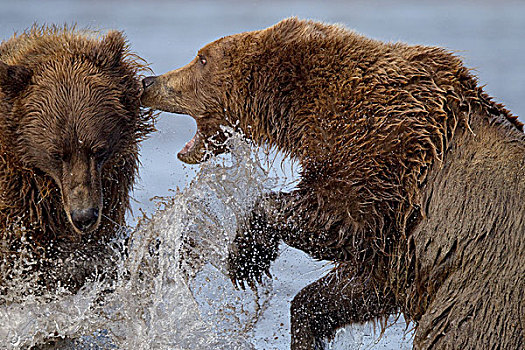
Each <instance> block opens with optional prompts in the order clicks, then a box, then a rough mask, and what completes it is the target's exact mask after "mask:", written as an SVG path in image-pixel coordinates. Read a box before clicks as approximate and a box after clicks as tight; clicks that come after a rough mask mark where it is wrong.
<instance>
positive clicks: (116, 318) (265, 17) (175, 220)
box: [0, 0, 525, 349]
mask: <svg viewBox="0 0 525 350" xmlns="http://www.w3.org/2000/svg"><path fill="white" fill-rule="evenodd" d="M0 5H1V6H0V38H1V39H7V38H9V37H10V36H11V35H12V34H13V33H14V32H20V31H23V30H24V29H25V28H27V27H29V26H31V25H32V24H33V23H34V22H36V23H39V24H44V23H56V24H62V23H73V22H75V23H77V24H78V26H79V27H88V28H91V29H97V30H108V29H119V30H123V31H124V32H125V33H126V35H127V37H128V39H129V41H130V43H131V47H132V50H133V51H135V52H137V53H138V54H139V55H140V56H142V57H143V58H145V59H146V60H147V61H148V62H150V63H151V68H152V69H153V70H154V72H155V73H156V74H161V73H163V72H166V71H168V70H171V69H173V68H175V67H179V66H181V65H184V64H186V63H187V62H188V61H189V60H191V59H192V58H193V56H194V55H195V53H196V51H197V50H198V48H200V47H201V46H203V45H204V44H206V43H207V42H210V41H212V40H215V39H217V38H219V37H221V36H224V35H228V34H232V33H237V32H241V31H246V30H255V29H260V28H264V27H267V26H269V25H272V24H274V23H276V22H277V21H279V20H280V19H282V18H285V17H288V16H298V17H301V18H313V19H318V20H322V21H326V22H332V23H333V22H337V23H342V24H344V25H346V26H347V27H349V28H352V29H355V30H356V31H358V32H360V33H363V34H365V35H368V36H371V37H374V38H377V39H381V40H386V41H399V40H401V41H405V42H408V43H414V44H416V43H417V44H427V45H439V46H444V47H447V48H449V49H452V50H456V51H457V52H458V54H459V55H461V56H462V57H463V58H464V60H465V62H466V64H467V65H468V66H469V67H472V68H475V69H476V71H475V72H476V74H477V75H478V76H479V78H480V81H481V82H482V83H483V84H487V87H486V90H487V91H488V92H489V93H490V94H491V95H493V96H495V98H496V100H498V101H499V102H502V103H504V104H505V105H506V106H508V107H509V108H510V109H511V110H512V111H513V112H514V113H515V114H517V115H523V114H524V112H525V99H524V98H523V97H524V96H525V79H523V77H524V76H525V60H523V57H525V45H523V38H524V37H525V21H523V17H524V15H525V3H523V2H518V1H494V2H490V1H425V2H421V1H401V2H389V1H324V2H321V1H268V0H266V1H192V2H183V1H167V0H166V1H158V0H157V1H134V2H130V1H115V0H106V1H82V2H81V1H38V2H37V1H0ZM522 120H523V119H522ZM157 128H158V129H159V131H158V132H157V133H155V134H154V135H152V137H151V138H150V139H148V140H147V141H145V142H144V143H143V145H142V149H141V162H142V166H141V169H140V175H141V179H140V181H139V183H138V185H137V186H136V188H135V191H134V198H135V202H134V203H133V208H134V213H133V214H130V215H129V220H128V221H129V223H130V225H131V226H135V225H136V222H137V221H138V218H139V217H140V216H141V214H140V210H142V211H144V212H145V213H146V214H147V215H148V217H149V218H150V219H149V220H146V221H143V223H142V224H141V225H140V227H139V228H138V229H136V232H135V234H134V243H133V245H132V247H131V249H130V254H129V256H128V257H126V258H123V259H122V260H121V261H119V262H118V264H119V271H121V273H122V275H124V274H125V275H126V276H125V277H124V276H122V278H121V279H119V280H118V281H117V282H116V284H115V285H113V286H111V287H112V288H113V289H114V290H115V292H114V293H112V294H111V295H109V296H105V302H104V304H103V306H101V304H100V303H99V298H100V293H101V291H103V290H104V289H105V288H106V287H107V286H105V285H103V284H100V283H99V284H97V283H93V284H92V285H88V286H86V288H85V289H84V290H82V291H81V292H80V293H79V294H78V295H75V296H70V297H64V298H61V299H59V300H55V301H53V302H48V303H41V302H38V301H27V302H25V303H22V304H14V305H9V306H0V349H4V348H5V349H24V348H27V347H28V346H30V345H34V344H36V343H38V342H41V341H42V340H43V339H45V338H47V337H49V335H50V334H56V335H59V336H65V337H68V338H70V339H73V340H71V341H68V342H67V345H64V346H65V347H66V348H76V349H83V348H88V347H91V348H97V347H98V348H101V349H105V348H107V349H113V348H115V347H118V348H120V349H250V348H253V349H287V348H288V347H289V341H290V335H289V320H288V318H289V312H288V308H289V302H290V300H291V299H292V298H293V296H294V295H295V294H296V293H297V292H298V291H299V290H300V289H301V288H302V287H304V286H305V285H307V284H308V283H310V282H312V281H314V280H316V279H317V278H319V277H320V276H322V275H323V274H324V272H325V271H326V270H327V269H329V268H330V264H328V263H326V262H315V261H312V260H311V259H309V258H308V257H307V256H306V255H305V254H303V253H301V252H298V251H296V250H294V249H291V248H287V247H284V246H283V247H282V253H281V256H280V257H279V259H278V260H277V261H276V263H275V264H274V265H273V267H272V273H273V276H274V278H273V279H271V280H270V279H266V280H265V281H264V283H263V286H261V287H260V288H259V290H258V291H257V292H256V293H254V292H251V291H246V292H242V291H236V290H234V289H233V288H232V286H231V284H230V282H229V280H228V279H227V278H226V277H225V275H224V273H223V272H224V256H225V254H226V246H227V243H228V242H229V241H230V240H231V238H232V233H233V232H234V231H235V226H236V222H237V219H238V218H239V217H240V216H242V213H243V212H245V211H246V210H247V208H249V206H250V203H251V201H252V200H253V198H255V197H256V196H257V195H258V194H261V193H263V192H266V191H269V190H272V189H275V188H281V187H290V186H293V181H294V180H297V177H296V175H295V173H296V171H294V170H293V167H292V166H291V165H290V164H289V162H287V161H285V162H284V163H281V162H280V161H279V160H278V161H275V162H266V161H265V160H264V159H262V160H261V159H260V157H257V154H258V153H257V151H255V150H252V149H250V148H249V147H248V146H246V145H244V144H242V143H240V142H238V141H236V140H232V142H234V143H235V145H236V147H235V150H236V151H235V152H234V153H233V155H231V156H227V157H224V158H221V159H218V160H215V161H213V162H209V163H207V164H205V165H203V166H186V165H183V164H182V163H181V162H179V161H178V160H177V159H176V157H175V154H176V153H177V152H178V151H179V150H180V149H181V148H182V147H183V146H184V144H185V142H187V141H188V140H189V139H191V137H192V136H193V134H194V132H195V124H194V122H193V120H192V119H191V118H189V117H186V116H178V115H177V116H174V115H170V114H166V113H163V114H162V115H161V117H160V119H159V122H158V124H157ZM282 164H284V165H282ZM295 170H296V169H295ZM177 189H178V190H177ZM153 197H162V198H159V199H157V200H150V199H151V198H153ZM158 208H160V209H158ZM185 236H192V237H194V238H195V239H196V242H197V243H198V244H197V245H196V246H195V247H194V249H195V253H196V254H194V255H190V257H189V258H187V259H186V260H184V261H189V264H186V265H184V264H183V266H182V267H181V256H180V252H181V250H180V247H181V246H183V244H182V238H183V237H185ZM188 259H189V260H188ZM130 276H131V277H130ZM406 329H407V325H405V323H404V322H403V321H402V320H400V321H398V322H397V323H396V324H395V325H393V326H391V327H390V328H388V329H387V332H386V334H385V335H384V336H383V337H382V338H381V339H380V340H379V341H378V340H377V335H375V333H374V331H373V326H372V325H364V326H354V327H348V328H346V329H344V330H341V331H340V332H339V333H338V335H337V337H336V340H335V341H334V342H333V343H332V344H330V348H332V349H409V348H411V336H412V334H411V333H410V332H408V333H407V332H405V330H406ZM408 329H410V325H409V326H408Z"/></svg>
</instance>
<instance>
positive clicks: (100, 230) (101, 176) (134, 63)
mask: <svg viewBox="0 0 525 350" xmlns="http://www.w3.org/2000/svg"><path fill="white" fill-rule="evenodd" d="M145 68H146V66H145V64H144V61H143V60H142V59H140V58H139V57H138V56H136V55H134V54H132V53H131V52H130V51H129V48H128V45H127V43H126V41H125V39H124V37H123V35H122V33H120V32H118V31H110V32H109V33H107V35H106V36H105V37H103V38H98V34H96V33H94V32H88V31H81V30H75V29H71V28H68V27H67V26H65V27H63V28H59V27H53V26H48V27H45V26H44V27H37V26H34V27H33V28H31V29H29V30H27V31H26V32H24V33H23V34H21V35H15V36H14V37H12V38H11V39H9V40H7V41H5V42H3V43H2V44H1V45H0V116H1V120H0V161H1V166H0V235H1V236H0V237H1V239H0V242H1V243H0V244H1V245H0V247H1V249H0V259H1V260H0V261H2V262H1V264H0V265H1V268H0V296H2V295H3V297H4V298H5V299H6V300H8V301H9V299H10V298H11V300H14V299H13V298H14V294H16V292H15V290H19V287H20V284H21V283H23V282H24V281H26V279H27V280H31V281H32V282H36V283H34V284H31V283H29V284H28V286H26V287H27V288H26V289H25V290H24V291H23V293H22V294H25V293H28V292H38V291H39V290H48V291H49V290H50V289H51V288H53V290H56V289H57V288H58V287H61V288H65V289H66V290H69V291H74V290H76V289H78V288H79V287H80V286H81V285H82V284H83V283H84V282H85V280H86V279H87V278H92V277H93V278H94V277H96V276H95V272H97V271H98V272H100V268H101V267H103V266H102V265H106V264H108V263H111V262H110V259H111V258H110V254H111V252H112V249H111V248H110V246H111V245H110V244H108V243H109V242H110V241H111V240H114V239H116V237H117V235H118V234H119V230H120V229H121V228H122V227H123V225H125V222H124V219H125V218H124V216H125V213H126V210H127V209H129V191H130V190H131V188H132V185H133V182H134V179H135V176H136V174H137V170H138V162H139V161H138V151H139V149H138V143H139V141H141V140H142V139H143V138H144V137H145V136H146V135H147V134H148V133H149V132H150V131H152V130H153V117H152V113H151V112H150V111H147V110H144V109H141V107H140V99H139V95H140V93H141V84H140V80H139V73H140V72H142V71H143V70H144V69H145ZM28 271H29V272H32V273H30V274H29V276H31V277H33V279H31V278H29V277H28V274H27V272H28ZM15 287H16V288H15ZM42 287H45V288H42Z"/></svg>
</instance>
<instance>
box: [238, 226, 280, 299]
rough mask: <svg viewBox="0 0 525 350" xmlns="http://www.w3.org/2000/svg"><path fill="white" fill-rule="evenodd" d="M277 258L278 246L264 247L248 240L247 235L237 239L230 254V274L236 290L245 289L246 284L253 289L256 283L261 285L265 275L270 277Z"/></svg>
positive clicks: (239, 236)
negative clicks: (272, 265)
mask: <svg viewBox="0 0 525 350" xmlns="http://www.w3.org/2000/svg"><path fill="white" fill-rule="evenodd" d="M276 258H277V244H275V243H273V242H272V243H270V244H268V245H263V244H259V243H257V242H255V241H254V240H252V239H249V238H248V235H247V234H239V235H237V237H235V240H234V241H233V243H232V245H231V247H230V251H229V254H228V273H229V275H230V279H231V281H232V283H233V285H234V286H235V287H236V288H239V287H240V288H241V289H242V290H244V289H245V283H246V284H247V285H248V286H249V287H250V288H251V289H254V288H255V287H256V282H259V283H261V281H262V275H263V273H264V274H266V275H267V276H268V277H270V278H271V277H272V276H271V274H270V264H271V262H272V261H273V260H275V259H276Z"/></svg>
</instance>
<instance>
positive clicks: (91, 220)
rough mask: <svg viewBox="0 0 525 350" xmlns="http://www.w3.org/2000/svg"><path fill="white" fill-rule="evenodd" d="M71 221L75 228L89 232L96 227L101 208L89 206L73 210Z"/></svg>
mask: <svg viewBox="0 0 525 350" xmlns="http://www.w3.org/2000/svg"><path fill="white" fill-rule="evenodd" d="M70 216H71V221H72V222H73V225H75V228H76V229H78V230H79V231H82V232H87V231H89V230H91V229H93V228H94V226H95V224H96V223H97V221H98V216H99V208H87V209H77V210H72V211H71V213H70Z"/></svg>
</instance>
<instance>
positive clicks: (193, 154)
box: [177, 130, 206, 164]
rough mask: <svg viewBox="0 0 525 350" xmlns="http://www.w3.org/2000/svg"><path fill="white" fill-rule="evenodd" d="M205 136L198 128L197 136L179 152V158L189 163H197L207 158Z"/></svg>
mask: <svg viewBox="0 0 525 350" xmlns="http://www.w3.org/2000/svg"><path fill="white" fill-rule="evenodd" d="M203 138H204V137H203V136H202V135H201V133H200V131H199V130H197V133H196V134H195V136H193V138H192V139H191V140H190V141H188V142H187V143H186V145H185V146H184V147H183V148H182V149H181V150H180V151H179V153H177V158H179V159H180V160H181V161H183V162H184V163H188V164H197V163H200V162H202V161H204V160H205V158H206V147H205V145H204V142H203Z"/></svg>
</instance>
